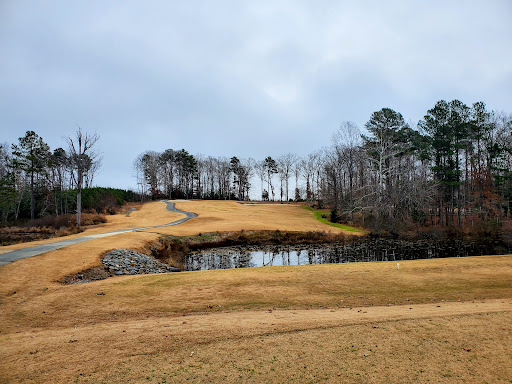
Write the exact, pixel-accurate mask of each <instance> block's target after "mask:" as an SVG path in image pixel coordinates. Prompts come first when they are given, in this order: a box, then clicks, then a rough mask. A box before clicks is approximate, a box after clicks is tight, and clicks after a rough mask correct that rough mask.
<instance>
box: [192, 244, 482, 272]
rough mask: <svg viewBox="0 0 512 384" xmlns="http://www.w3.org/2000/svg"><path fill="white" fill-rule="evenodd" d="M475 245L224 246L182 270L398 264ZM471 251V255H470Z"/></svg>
mask: <svg viewBox="0 0 512 384" xmlns="http://www.w3.org/2000/svg"><path fill="white" fill-rule="evenodd" d="M473 248H474V245H472V244H465V243H453V244H440V243H433V242H429V241H422V240H420V241H403V240H390V239H370V240H366V241H358V242H355V243H352V244H349V245H345V244H319V245H301V246H267V247H260V248H255V247H246V246H238V247H225V248H214V249H206V250H202V251H199V252H193V253H190V254H189V255H187V256H186V258H185V266H184V267H185V270H187V271H198V270H213V269H229V268H249V267H262V266H278V265H304V264H333V263H353V262H367V261H399V260H415V259H430V258H437V257H460V256H468V255H470V254H475V253H474V251H476V249H473ZM472 252H473V253H472Z"/></svg>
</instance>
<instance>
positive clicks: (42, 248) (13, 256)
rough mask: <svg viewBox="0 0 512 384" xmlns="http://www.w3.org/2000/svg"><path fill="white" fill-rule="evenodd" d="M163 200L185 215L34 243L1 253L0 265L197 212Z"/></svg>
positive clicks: (170, 224) (173, 209)
mask: <svg viewBox="0 0 512 384" xmlns="http://www.w3.org/2000/svg"><path fill="white" fill-rule="evenodd" d="M163 202H164V203H165V204H166V205H167V207H166V208H167V210H168V211H171V212H177V213H183V214H184V215H186V217H184V218H182V219H179V220H176V221H173V222H171V223H168V224H162V225H155V226H150V227H142V228H131V229H122V230H119V231H114V232H107V233H99V234H97V235H87V236H82V237H77V238H74V239H66V240H60V241H56V242H54V243H50V244H43V245H36V246H34V247H30V248H23V249H17V250H15V251H12V252H6V253H3V254H0V266H2V265H5V264H8V263H11V262H13V261H16V260H19V259H24V258H26V257H32V256H36V255H40V254H42V253H45V252H50V251H55V250H56V249H60V248H64V247H67V246H68V245H73V244H78V243H83V242H84V241H89V240H94V239H100V238H102V237H108V236H115V235H119V234H120V233H126V232H137V231H143V230H145V229H152V228H159V227H171V226H173V225H179V224H182V223H184V222H185V221H187V220H190V219H193V218H194V217H197V214H195V213H193V212H185V211H182V210H180V209H178V208H176V207H175V205H174V203H173V202H171V201H163Z"/></svg>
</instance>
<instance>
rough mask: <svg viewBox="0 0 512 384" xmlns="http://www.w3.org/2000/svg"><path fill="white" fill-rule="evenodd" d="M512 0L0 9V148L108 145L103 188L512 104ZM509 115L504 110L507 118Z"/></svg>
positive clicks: (55, 4)
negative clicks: (149, 159)
mask: <svg viewBox="0 0 512 384" xmlns="http://www.w3.org/2000/svg"><path fill="white" fill-rule="evenodd" d="M511 16H512V6H511V5H510V2H508V1H488V2H480V1H465V2H460V1H430V2H410V1H391V2H385V3H383V2H379V1H366V2H338V1H321V2H316V3H315V4H313V3H309V2H296V1H293V2H292V1H279V2H276V1H261V2H234V1H233V2H228V1H224V2H222V1H221V2H186V3H180V4H179V3H174V2H168V1H150V2H145V3H141V2H136V1H132V2H123V3H122V5H120V3H106V2H101V1H88V2H69V1H49V2H36V1H16V2H14V1H13V2H3V3H2V4H1V5H0V131H1V138H0V141H8V142H15V141H16V140H17V138H18V137H20V136H22V135H24V133H25V131H26V130H29V129H30V130H35V131H36V132H38V133H39V134H40V135H41V136H42V137H43V138H44V139H45V140H46V141H47V142H48V143H49V144H50V145H51V146H52V148H56V147H58V146H63V145H64V142H63V140H62V136H64V135H67V134H70V133H71V132H72V131H73V130H74V129H75V128H76V126H77V125H78V124H79V125H80V126H82V127H83V128H84V129H85V130H87V131H92V132H97V133H99V134H100V136H101V141H100V143H99V145H100V147H101V148H100V149H101V151H102V152H103V157H104V165H103V168H102V173H101V174H100V175H99V177H98V179H97V182H98V183H99V184H101V185H111V186H116V187H123V188H124V187H130V186H132V185H134V181H133V179H132V178H131V162H132V161H133V159H134V158H135V156H136V155H137V154H138V153H140V152H142V151H144V150H146V149H155V150H163V149H166V148H175V149H179V148H186V149H187V150H189V151H190V152H191V153H204V154H212V155H224V156H232V155H237V156H241V157H245V156H253V157H257V158H263V157H264V156H267V155H272V156H276V155H279V154H280V153H284V152H290V151H292V152H297V153H299V154H305V153H308V152H310V151H312V150H315V149H318V148H320V147H322V146H325V145H328V144H329V138H330V136H331V134H332V132H333V131H334V130H335V129H336V128H337V127H338V125H339V123H340V122H341V121H343V120H353V121H355V122H357V123H358V124H359V125H360V126H363V125H364V123H365V122H366V121H367V120H368V118H369V116H370V114H371V113H372V112H373V111H375V110H378V109H380V108H382V107H391V108H394V109H396V110H398V111H400V112H401V113H402V114H403V115H404V117H405V118H406V119H410V120H411V121H413V122H416V121H417V120H418V119H420V118H421V117H422V116H423V114H425V112H426V111H427V110H428V109H429V108H431V107H432V106H433V105H434V104H435V102H436V101H437V100H439V99H447V100H451V99H454V98H458V99H460V100H462V101H464V102H466V103H472V102H475V101H479V100H483V101H485V102H486V103H487V104H488V106H489V108H492V109H496V110H502V109H504V110H507V109H510V108H509V106H510V105H512V94H511V91H510V90H511V89H512V51H511V50H510V49H509V48H508V47H509V46H511V45H512V25H511V23H510V22H509V20H510V17H511ZM508 112H510V110H508Z"/></svg>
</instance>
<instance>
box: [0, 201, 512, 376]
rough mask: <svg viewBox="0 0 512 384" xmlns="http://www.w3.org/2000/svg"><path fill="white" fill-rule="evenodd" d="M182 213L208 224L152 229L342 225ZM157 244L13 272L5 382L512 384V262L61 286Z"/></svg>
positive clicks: (9, 273) (46, 260) (157, 210)
mask: <svg viewBox="0 0 512 384" xmlns="http://www.w3.org/2000/svg"><path fill="white" fill-rule="evenodd" d="M177 207H178V208H180V209H183V210H185V211H193V212H196V213H198V214H199V217H198V218H196V219H193V220H190V221H188V222H186V223H185V224H183V225H180V226H177V227H166V228H158V231H151V230H149V231H148V232H163V231H166V233H172V234H175V235H188V234H195V233H198V232H211V231H217V230H219V231H224V230H226V231H227V230H240V229H246V230H249V229H281V230H327V231H337V229H336V228H333V227H327V226H325V225H323V224H321V223H319V222H317V221H316V220H315V219H314V218H313V215H312V213H311V212H308V211H306V210H304V209H301V208H300V207H294V206H286V205H283V206H281V205H277V206H268V205H265V206H257V205H256V206H246V205H241V204H237V203H234V202H199V201H198V202H195V201H192V202H185V203H178V204H177ZM146 213H147V215H146ZM135 214H137V215H135ZM152 214H155V215H157V216H156V218H155V220H156V223H160V224H161V223H163V222H168V221H172V220H175V219H176V218H179V217H181V215H176V214H172V213H170V212H167V211H165V210H164V205H163V204H162V203H159V202H155V203H149V204H145V205H144V206H143V207H142V209H140V211H137V212H134V213H132V215H131V216H130V217H128V218H127V217H124V216H117V217H113V218H111V221H110V222H109V223H108V224H106V225H104V226H98V227H96V228H94V229H91V230H90V231H104V232H108V231H111V230H113V229H112V228H116V229H121V228H123V227H124V228H127V227H128V226H132V227H137V226H143V225H149V223H150V224H155V222H153V221H152V219H151V217H150V216H151V215H152ZM132 216H133V217H132ZM143 222H144V223H146V224H141V223H143ZM155 225H156V224H155ZM109 226H110V227H109ZM96 233H99V232H96ZM156 236H157V235H156V234H155V233H144V232H142V233H141V232H136V233H126V234H121V235H117V236H114V237H110V238H103V239H97V240H93V241H89V242H86V243H81V244H77V245H74V246H71V247H68V248H63V249H60V250H57V251H53V252H48V253H46V254H43V255H40V256H36V257H33V258H29V259H24V260H20V261H18V262H15V263H12V264H9V265H6V266H4V267H1V268H0V309H1V311H0V382H2V383H3V382H6V383H18V382H21V383H25V382H27V383H28V382H33V383H72V382H79V383H83V382H89V383H102V382H105V383H126V382H151V383H174V382H186V381H188V382H225V383H239V382H276V383H278V382H279V383H283V382H297V383H318V382H346V383H368V382H369V383H390V382H391V383H393V382H396V383H403V382H438V383H459V382H474V383H483V382H488V383H495V382H512V354H511V352H510V345H512V327H511V325H510V324H511V320H512V256H487V257H471V258H463V259H439V260H419V261H404V262H401V263H400V265H401V268H400V270H397V269H396V264H395V263H364V264H363V263H355V264H343V265H323V266H297V267H268V268H253V269H241V270H224V271H206V272H187V273H179V274H165V275H157V276H154V275H153V276H133V277H119V278H112V279H108V280H103V281H98V282H94V283H90V284H81V285H73V286H62V285H60V284H58V283H57V282H56V280H58V279H60V278H61V277H62V276H64V275H66V274H69V273H72V272H77V271H79V270H81V269H84V268H87V267H90V266H92V265H95V264H98V256H99V255H100V254H101V253H102V252H104V251H106V250H109V249H113V248H119V247H130V248H135V249H137V248H141V247H142V246H143V245H144V243H145V242H146V241H149V240H152V239H155V238H156Z"/></svg>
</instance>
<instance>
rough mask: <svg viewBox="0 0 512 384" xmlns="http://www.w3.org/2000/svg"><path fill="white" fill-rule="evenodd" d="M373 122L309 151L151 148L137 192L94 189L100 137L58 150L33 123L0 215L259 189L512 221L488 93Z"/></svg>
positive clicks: (503, 117) (110, 207) (11, 161)
mask: <svg viewBox="0 0 512 384" xmlns="http://www.w3.org/2000/svg"><path fill="white" fill-rule="evenodd" d="M364 128H365V129H364V131H362V130H361V129H360V128H359V127H358V126H357V125H356V124H355V123H353V122H350V121H344V122H342V123H341V124H340V127H339V128H338V129H337V130H336V132H335V133H334V134H333V135H332V137H331V145H330V146H329V147H326V148H322V149H319V150H316V151H314V152H312V153H310V154H308V155H306V156H299V155H297V154H294V153H286V154H282V155H280V156H278V157H275V158H272V157H271V156H266V157H265V158H264V159H260V160H255V159H251V158H239V157H236V156H232V157H230V158H228V157H214V156H206V155H192V154H190V153H189V152H188V151H186V150H185V149H181V150H173V149H167V150H165V151H163V152H156V151H146V152H143V153H141V154H140V155H139V156H138V157H137V158H136V159H135V161H134V170H135V175H136V179H137V188H138V190H137V191H125V190H120V189H115V188H103V187H94V176H95V175H96V174H97V172H98V169H99V167H100V165H101V159H100V157H99V156H98V154H97V153H96V152H95V151H94V150H93V149H94V148H92V147H93V145H94V143H95V142H96V141H97V140H98V138H99V137H97V136H87V135H86V134H83V133H82V132H81V131H80V130H79V131H78V132H77V133H76V136H75V137H69V138H68V139H67V144H68V148H67V149H63V148H56V149H54V150H53V151H51V150H50V147H49V146H48V145H47V144H46V143H45V142H44V141H43V139H42V138H41V137H39V136H38V135H37V133H35V132H33V131H28V132H27V133H26V135H25V136H24V137H20V138H19V142H18V143H14V144H11V145H8V144H2V145H0V215H1V216H0V217H1V220H2V222H3V223H4V225H5V224H7V223H14V222H19V221H20V220H21V221H23V220H28V219H32V220H33V219H37V218H43V217H47V216H59V215H65V214H74V213H77V211H80V210H81V209H84V210H86V211H89V212H91V211H92V212H101V213H109V212H110V213H113V212H114V211H115V208H116V207H119V206H121V205H122V204H123V203H124V202H125V201H134V200H144V199H147V198H150V199H161V198H180V199H226V200H227V199H232V200H249V199H250V198H252V199H254V198H255V196H256V200H260V199H261V200H267V201H280V202H291V201H295V202H307V203H308V204H309V205H311V206H315V207H317V208H324V209H328V210H330V216H329V218H330V220H331V221H332V222H345V223H351V224H354V225H359V226H361V227H364V228H368V229H371V230H376V231H378V230H386V231H389V232H391V233H397V232H400V231H402V230H404V229H405V228H418V229H419V228H422V227H429V226H432V227H467V226H471V227H473V226H478V225H480V224H481V223H492V224H493V225H497V226H501V225H502V223H503V221H507V219H510V213H511V212H510V210H511V205H512V172H511V170H512V115H509V114H506V113H504V112H494V111H489V110H487V109H486V106H485V104H484V103H483V102H477V103H474V104H473V105H471V106H467V105H465V104H464V103H462V102H460V101H458V100H453V101H450V102H446V101H444V100H441V101H438V102H437V103H436V104H435V106H434V107H433V108H432V109H430V110H428V111H427V113H426V114H425V116H424V118H423V119H422V120H420V121H419V122H418V123H417V124H416V125H414V126H413V125H412V124H411V123H406V121H405V119H404V117H403V116H402V114H400V113H399V112H396V111H394V110H392V109H389V108H383V109H381V110H379V111H376V112H374V113H373V114H372V115H371V116H370V118H369V120H368V122H367V123H366V124H365V126H364ZM86 139H87V140H89V141H87V140H86ZM87 145H88V146H87ZM79 206H80V207H81V209H78V207H79ZM508 221H510V220H508Z"/></svg>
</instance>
